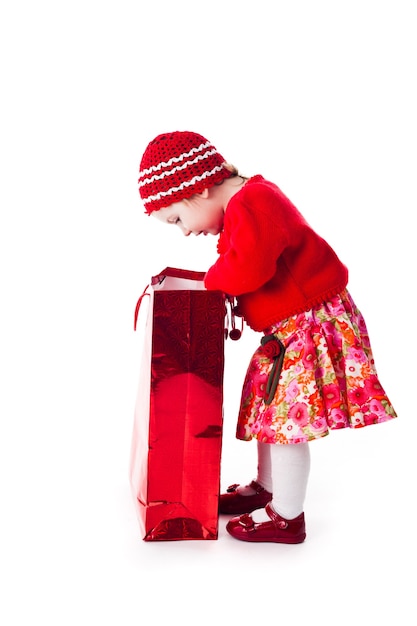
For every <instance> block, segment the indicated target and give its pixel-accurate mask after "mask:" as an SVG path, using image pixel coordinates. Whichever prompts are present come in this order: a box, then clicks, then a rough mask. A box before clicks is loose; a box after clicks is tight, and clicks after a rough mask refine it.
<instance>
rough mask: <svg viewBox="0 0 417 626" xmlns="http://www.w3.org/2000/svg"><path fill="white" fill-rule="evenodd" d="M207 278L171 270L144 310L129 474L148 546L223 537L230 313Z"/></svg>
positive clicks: (154, 282) (154, 288) (153, 290)
mask: <svg viewBox="0 0 417 626" xmlns="http://www.w3.org/2000/svg"><path fill="white" fill-rule="evenodd" d="M203 277H204V274H202V273H199V272H187V271H185V270H174V269H172V268H167V269H166V270H164V271H163V272H161V274H160V275H159V276H157V277H154V278H153V279H152V286H151V287H150V289H149V296H150V297H149V303H148V302H146V304H148V315H147V322H146V328H145V330H144V333H145V335H144V342H143V355H142V367H141V374H140V381H139V389H138V398H137V403H136V409H135V419H134V428H133V435H132V450H131V466H130V482H131V486H132V491H133V496H134V501H135V506H136V511H137V514H138V519H139V524H140V528H141V533H142V537H143V539H144V540H145V541H168V540H183V539H217V536H218V497H219V489H220V456H221V443H222V423H223V371H224V338H225V331H224V328H225V313H226V308H225V297H224V294H222V293H221V292H218V291H206V290H205V289H204V284H203V282H202V281H203ZM137 314H138V307H137V311H136V316H137Z"/></svg>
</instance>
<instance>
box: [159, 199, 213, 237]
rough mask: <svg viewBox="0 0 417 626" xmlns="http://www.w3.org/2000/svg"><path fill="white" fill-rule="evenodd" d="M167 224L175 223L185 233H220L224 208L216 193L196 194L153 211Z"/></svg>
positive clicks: (186, 234)
mask: <svg viewBox="0 0 417 626" xmlns="http://www.w3.org/2000/svg"><path fill="white" fill-rule="evenodd" d="M152 215H154V216H155V217H157V218H158V219H159V220H160V221H162V222H165V223H166V224H175V225H176V226H178V227H179V228H180V229H181V230H182V232H183V233H184V235H185V236H186V237H188V235H191V234H193V235H218V234H219V233H220V232H221V231H222V230H223V220H224V209H223V206H222V204H221V202H219V200H218V199H216V195H215V194H209V193H207V190H205V192H203V193H201V194H195V195H194V196H192V198H188V199H187V200H182V201H181V202H174V203H173V204H171V205H170V206H168V207H164V208H162V209H159V211H155V212H154V213H152Z"/></svg>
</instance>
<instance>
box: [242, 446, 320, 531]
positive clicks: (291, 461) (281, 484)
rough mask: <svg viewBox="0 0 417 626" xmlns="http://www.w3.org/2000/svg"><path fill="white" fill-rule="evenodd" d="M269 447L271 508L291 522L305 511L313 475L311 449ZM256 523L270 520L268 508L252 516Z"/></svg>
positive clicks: (259, 510)
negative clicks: (306, 496) (309, 479)
mask: <svg viewBox="0 0 417 626" xmlns="http://www.w3.org/2000/svg"><path fill="white" fill-rule="evenodd" d="M264 445H267V446H269V448H270V459H271V474H272V487H273V488H272V490H271V491H272V493H273V498H272V502H271V504H272V508H273V509H274V511H275V512H276V513H278V514H279V515H281V517H283V518H285V519H287V520H291V519H294V518H295V517H297V516H298V515H300V513H302V512H303V509H304V499H305V495H306V491H307V483H308V477H309V473H310V449H309V446H308V443H299V444H287V445H279V444H278V445H274V444H264ZM251 517H252V519H253V521H254V522H256V523H262V522H267V521H270V518H269V517H268V515H267V513H266V511H265V509H257V510H256V511H254V512H253V513H251Z"/></svg>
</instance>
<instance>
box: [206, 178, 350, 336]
mask: <svg viewBox="0 0 417 626" xmlns="http://www.w3.org/2000/svg"><path fill="white" fill-rule="evenodd" d="M217 249H218V252H219V255H220V256H219V258H218V260H217V261H216V263H215V264H214V265H213V266H212V267H211V268H210V269H209V270H208V272H207V273H206V276H205V286H206V288H207V289H219V290H221V291H223V292H224V293H226V294H229V295H231V296H237V304H238V307H237V313H238V314H239V315H242V316H243V318H244V319H245V321H246V323H247V324H248V325H249V326H250V327H251V328H253V329H254V330H257V331H262V330H265V329H267V328H268V327H269V326H271V325H272V324H274V323H276V322H279V321H281V320H283V319H286V318H287V317H290V316H291V315H295V314H296V313H301V312H302V311H305V310H308V309H310V308H311V307H312V306H314V305H315V304H320V303H321V302H324V301H326V300H327V299H328V298H329V297H331V296H334V295H336V294H337V293H340V292H341V291H342V290H343V289H344V288H345V287H346V285H347V282H348V271H347V268H346V267H345V266H344V265H343V263H342V262H341V261H340V260H339V259H338V257H337V256H336V254H335V252H334V251H333V249H332V248H331V247H330V246H329V245H328V243H326V241H324V239H322V238H321V237H320V236H319V235H318V234H317V233H316V232H315V231H314V230H313V229H312V228H311V227H310V226H309V224H308V223H307V222H306V220H305V219H304V218H303V216H302V215H301V213H300V212H299V211H298V210H297V208H296V207H295V206H294V205H293V204H292V203H291V202H290V200H288V198H287V197H286V196H285V195H284V194H283V193H282V191H281V190H280V189H279V188H278V187H277V186H276V185H274V184H273V183H271V182H269V181H267V180H265V179H264V178H263V177H262V176H260V175H258V176H254V177H252V178H250V179H249V180H248V181H247V183H246V184H245V186H244V187H242V189H241V190H239V191H238V192H237V193H236V194H235V195H234V196H233V197H232V198H231V199H230V201H229V203H228V205H227V207H226V212H225V217H224V227H223V231H222V233H221V234H220V237H219V241H218V246H217Z"/></svg>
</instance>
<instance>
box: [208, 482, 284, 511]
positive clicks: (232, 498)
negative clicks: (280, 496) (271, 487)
mask: <svg viewBox="0 0 417 626" xmlns="http://www.w3.org/2000/svg"><path fill="white" fill-rule="evenodd" d="M249 486H250V487H251V488H252V489H253V490H254V491H255V493H254V494H253V495H252V496H243V495H242V494H240V493H239V492H238V490H237V488H238V487H239V485H238V484H235V485H230V487H228V488H227V491H226V493H222V494H221V495H220V498H219V513H226V514H228V515H239V514H240V513H250V512H251V511H254V510H255V509H263V508H264V506H265V505H266V504H267V503H268V502H270V501H271V500H272V493H269V491H267V490H266V489H264V487H261V485H260V484H259V483H257V482H256V480H253V481H252V482H251V483H250V485H249Z"/></svg>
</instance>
